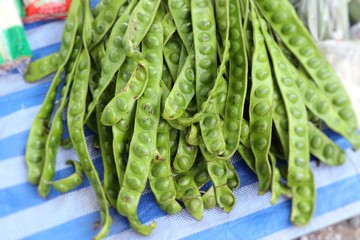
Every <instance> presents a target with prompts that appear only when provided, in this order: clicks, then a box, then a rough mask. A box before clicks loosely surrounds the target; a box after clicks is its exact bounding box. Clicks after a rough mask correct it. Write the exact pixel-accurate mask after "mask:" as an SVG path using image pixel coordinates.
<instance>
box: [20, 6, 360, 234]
mask: <svg viewBox="0 0 360 240" xmlns="http://www.w3.org/2000/svg"><path fill="white" fill-rule="evenodd" d="M52 72H56V74H55V77H54V79H53V81H52V83H51V86H50V88H49V91H48V93H47V95H46V97H45V100H44V103H43V105H42V107H41V109H40V111H39V113H38V115H37V116H36V119H35V121H34V123H33V126H32V128H31V131H30V135H29V139H28V144H27V149H26V163H27V165H28V177H29V181H30V182H31V183H33V184H37V185H38V192H39V193H40V195H41V196H43V197H46V196H47V194H48V193H49V191H50V189H51V188H52V187H54V188H55V189H56V190H58V191H60V192H67V191H70V190H71V189H73V188H74V187H76V186H78V185H80V184H81V183H82V173H83V172H85V174H86V176H87V178H88V179H89V181H90V183H91V185H92V186H93V188H94V190H95V192H96V196H97V200H98V203H99V205H100V209H101V211H100V212H101V229H100V231H99V232H98V234H97V236H96V238H98V239H100V238H103V237H105V236H106V235H107V234H108V231H109V227H110V225H111V216H110V215H109V207H110V206H111V207H114V208H116V210H117V211H118V213H119V214H121V215H123V216H125V217H127V218H128V220H129V223H130V225H131V227H132V228H133V229H134V230H136V231H137V232H138V233H140V234H142V235H149V234H150V233H151V232H152V230H153V229H154V227H155V226H156V223H155V222H153V223H151V224H149V225H143V224H142V223H141V222H140V221H139V218H138V214H137V207H138V204H139V199H140V197H141V195H142V192H143V191H144V189H145V187H146V183H147V182H148V183H149V185H150V189H151V191H152V192H153V194H154V196H155V198H156V201H157V204H158V206H159V207H160V208H161V209H162V210H164V211H165V212H167V213H169V214H176V213H178V212H179V211H181V210H182V208H186V209H187V211H188V212H189V213H190V214H191V215H192V216H193V217H194V218H196V219H198V220H200V219H202V217H203V211H204V209H210V208H214V207H216V206H218V207H220V208H221V209H223V210H224V211H225V212H230V211H231V210H232V208H233V207H234V205H235V200H236V199H235V195H234V193H233V190H234V189H236V188H238V187H239V185H240V179H239V177H238V174H237V172H236V170H235V169H234V167H233V165H232V162H231V161H230V158H231V157H232V156H233V155H234V154H235V153H236V152H239V153H240V155H241V156H242V158H243V160H244V161H245V162H246V163H247V165H248V166H249V168H250V169H251V170H252V171H253V172H254V173H256V175H257V177H258V192H259V194H264V193H266V192H267V191H271V194H272V198H271V203H272V204H274V203H275V202H276V200H277V199H278V197H279V196H281V195H284V196H287V197H291V198H292V213H291V221H292V222H293V223H294V224H295V225H305V224H307V223H308V222H309V221H310V220H311V217H312V213H313V210H314V205H315V189H316V188H315V184H314V178H313V175H312V171H311V168H310V156H311V155H312V156H314V157H315V158H317V159H318V160H320V161H322V162H324V163H326V164H328V165H340V164H342V163H344V162H345V161H346V155H345V153H344V152H343V150H342V149H341V148H340V147H339V146H338V145H336V144H335V143H334V142H333V141H332V140H331V139H330V138H329V137H328V136H327V135H325V133H324V132H323V131H322V126H327V127H328V128H329V129H331V130H332V131H334V132H336V133H338V134H339V135H341V136H343V137H344V138H346V139H347V140H348V141H349V142H350V143H351V145H352V146H353V148H355V149H356V148H359V147H360V137H359V135H358V134H357V132H356V130H357V120H356V117H355V114H354V111H353V109H352V106H351V103H350V100H349V97H348V95H347V93H346V92H345V89H344V87H343V85H342V83H341V81H340V80H339V78H338V77H337V76H336V74H335V72H334V70H333V69H332V68H331V66H330V65H329V63H328V62H327V61H326V59H325V58H324V56H323V55H322V54H321V52H320V51H319V50H318V49H317V47H316V45H315V43H314V41H313V40H312V38H311V36H310V35H309V33H308V31H307V30H306V28H305V27H304V26H303V24H302V23H301V21H300V20H299V18H298V16H297V15H296V13H295V11H294V9H293V8H292V6H291V4H290V3H289V2H288V0H219V1H212V0H196V1H190V0H168V1H160V0H129V1H126V0H110V1H100V2H99V3H98V5H97V6H96V7H95V8H94V9H91V8H90V4H89V1H87V0H73V1H72V5H71V8H70V11H69V15H68V17H67V20H66V22H65V26H64V33H63V37H62V43H61V48H60V50H59V52H57V53H54V54H52V55H49V56H47V57H45V58H43V59H40V60H37V61H34V62H33V63H31V65H30V66H29V69H28V72H27V74H26V76H25V77H26V79H27V80H28V81H35V80H37V79H40V78H42V77H44V76H45V75H48V74H50V73H52ZM63 73H65V77H64V80H63V81H62V76H63V75H62V74H63ZM62 82H63V84H61V83H62ZM60 88H61V95H60V97H59V102H58V107H57V109H56V110H55V109H54V105H55V102H56V95H57V91H60ZM66 109H67V117H66V123H63V119H62V113H63V112H64V111H65V110H66ZM63 124H67V127H68V132H69V136H70V139H69V140H67V141H66V139H62V135H63V131H64V127H63ZM85 126H87V127H89V128H90V129H91V130H92V131H93V132H94V134H95V137H94V145H96V146H98V147H99V148H100V150H101V155H102V163H103V166H104V171H103V172H97V170H96V169H95V167H94V164H93V162H92V159H91V157H90V154H89V152H88V146H87V142H86V140H85V134H84V127H85ZM68 144H70V147H73V148H74V149H75V151H76V153H77V156H78V159H79V161H74V160H69V161H68V163H69V164H72V165H73V166H74V168H75V173H74V174H72V175H70V176H69V177H67V178H65V179H61V180H56V181H54V179H53V178H54V173H55V164H56V160H55V159H56V153H57V150H58V148H59V147H61V146H63V147H65V145H68ZM99 175H100V176H103V182H102V181H101V180H100V177H99ZM203 186H207V188H206V189H205V188H203ZM254 198H256V196H254Z"/></svg>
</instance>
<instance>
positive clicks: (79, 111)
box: [67, 1, 112, 239]
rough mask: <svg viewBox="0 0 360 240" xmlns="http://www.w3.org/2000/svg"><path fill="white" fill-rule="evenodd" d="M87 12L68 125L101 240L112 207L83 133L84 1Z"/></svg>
mask: <svg viewBox="0 0 360 240" xmlns="http://www.w3.org/2000/svg"><path fill="white" fill-rule="evenodd" d="M84 8H85V15H84V29H83V32H82V40H83V45H84V49H83V51H82V52H81V53H80V58H79V63H78V66H77V69H76V73H75V78H74V82H73V86H72V88H71V92H70V99H69V107H68V114H67V123H68V128H69V135H70V138H71V141H72V142H73V146H74V148H75V151H76V154H77V155H78V158H79V160H80V163H81V165H82V167H83V169H84V172H85V174H86V176H87V177H88V179H89V181H90V183H91V185H92V186H93V188H94V191H95V193H96V196H97V199H98V203H99V205H100V215H101V224H102V227H101V229H100V231H99V232H98V233H97V235H96V236H95V237H94V239H102V238H104V237H105V236H106V235H107V234H108V232H109V229H110V226H111V222H112V220H111V216H110V214H109V203H108V201H107V199H106V195H105V192H104V189H103V188H102V186H101V182H100V178H99V175H98V173H97V171H96V168H95V166H94V164H93V162H92V159H91V157H90V155H89V152H88V149H87V143H86V140H85V133H84V130H83V127H84V122H83V119H84V115H85V108H84V106H85V105H86V97H87V93H88V87H89V79H90V71H91V59H90V54H89V52H88V48H87V47H88V44H89V42H90V39H91V35H90V33H91V31H90V29H91V19H92V15H91V12H90V5H89V1H85V7H84Z"/></svg>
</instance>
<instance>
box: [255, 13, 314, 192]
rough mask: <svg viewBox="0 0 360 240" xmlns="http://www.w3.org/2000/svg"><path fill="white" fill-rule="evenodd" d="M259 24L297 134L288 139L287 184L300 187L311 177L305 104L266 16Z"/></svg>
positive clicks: (290, 123) (292, 125) (289, 118)
mask: <svg viewBox="0 0 360 240" xmlns="http://www.w3.org/2000/svg"><path fill="white" fill-rule="evenodd" d="M260 25H261V28H262V32H263V34H264V36H265V41H266V45H267V49H268V51H269V53H270V56H271V59H272V61H273V69H274V73H275V76H276V77H275V79H276V83H277V85H278V86H279V89H280V93H281V96H282V99H283V100H284V104H285V109H286V114H287V116H288V129H289V132H292V133H295V134H292V135H291V138H289V156H288V166H289V169H288V185H289V186H299V185H301V184H302V182H306V181H307V180H308V178H309V177H310V176H309V174H308V173H309V168H310V167H309V162H310V154H309V153H310V151H309V140H308V125H307V122H308V118H307V112H306V107H305V104H304V102H303V100H302V97H301V95H300V93H299V90H298V89H297V87H296V84H295V79H294V78H295V76H294V75H293V74H291V71H290V69H289V68H288V67H287V66H286V64H285V61H284V59H283V58H282V55H281V52H278V51H277V49H276V48H275V47H274V45H276V43H275V41H274V39H273V38H272V37H271V36H270V34H269V33H268V32H267V26H266V23H265V21H264V20H263V19H261V22H260Z"/></svg>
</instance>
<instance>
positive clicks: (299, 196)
mask: <svg viewBox="0 0 360 240" xmlns="http://www.w3.org/2000/svg"><path fill="white" fill-rule="evenodd" d="M308 174H309V178H308V179H307V180H306V181H305V182H304V183H303V184H302V185H301V186H297V187H292V188H291V191H292V202H291V222H292V223H293V224H295V225H296V226H304V225H306V224H307V223H309V222H310V220H311V218H312V215H313V214H314V210H315V201H316V188H315V182H314V176H313V174H312V172H311V170H310V169H309V173H308Z"/></svg>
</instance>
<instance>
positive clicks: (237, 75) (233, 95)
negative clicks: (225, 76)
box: [223, 0, 248, 158]
mask: <svg viewBox="0 0 360 240" xmlns="http://www.w3.org/2000/svg"><path fill="white" fill-rule="evenodd" d="M229 7H230V8H229V9H230V11H229V14H230V22H229V24H230V34H229V40H230V42H231V44H230V50H229V55H230V56H229V87H228V92H227V97H226V107H225V118H224V120H225V121H224V136H225V143H226V148H225V152H224V154H223V156H224V157H225V158H227V157H228V158H230V157H231V156H232V155H233V154H234V153H235V152H236V150H237V146H238V144H239V141H240V133H241V124H242V118H243V113H244V104H245V98H246V91H247V85H248V61H247V56H246V49H245V45H244V41H245V38H244V34H243V30H242V22H241V11H240V5H239V1H237V0H230V1H229Z"/></svg>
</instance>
